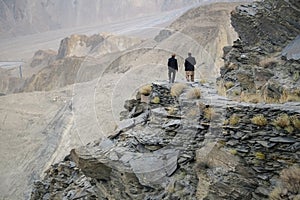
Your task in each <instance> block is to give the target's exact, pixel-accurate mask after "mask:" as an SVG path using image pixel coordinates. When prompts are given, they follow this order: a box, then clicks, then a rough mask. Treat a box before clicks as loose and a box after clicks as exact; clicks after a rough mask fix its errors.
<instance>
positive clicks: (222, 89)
mask: <svg viewBox="0 0 300 200" xmlns="http://www.w3.org/2000/svg"><path fill="white" fill-rule="evenodd" d="M217 91H218V94H219V95H221V96H224V97H226V95H227V93H226V92H227V90H226V88H225V86H224V84H223V83H219V84H218V85H217Z"/></svg>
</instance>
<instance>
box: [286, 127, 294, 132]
mask: <svg viewBox="0 0 300 200" xmlns="http://www.w3.org/2000/svg"><path fill="white" fill-rule="evenodd" d="M284 130H286V131H287V132H288V133H293V132H294V127H293V126H288V127H285V128H284Z"/></svg>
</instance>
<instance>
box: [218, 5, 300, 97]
mask: <svg viewBox="0 0 300 200" xmlns="http://www.w3.org/2000/svg"><path fill="white" fill-rule="evenodd" d="M299 7H300V4H299V2H297V1H284V0H279V1H263V2H256V3H254V4H251V5H248V6H239V7H237V8H236V9H235V11H233V12H232V17H231V19H232V25H233V26H234V28H235V30H236V31H237V32H238V35H239V37H240V38H239V39H238V40H236V41H235V42H234V45H233V46H231V47H226V48H224V59H225V65H224V67H223V68H222V70H221V77H220V78H219V81H218V82H219V87H220V88H221V91H223V93H225V95H228V96H229V97H231V98H235V99H238V98H240V97H242V98H241V99H240V100H242V101H252V102H287V101H299V100H300V98H299V97H300V93H299V84H300V82H299V81H300V79H299V71H300V68H299V56H297V55H299V42H297V41H298V39H296V37H297V36H298V35H299V34H300V28H299V27H300V23H299V16H300V10H299ZM294 39H295V41H293V40H294Z"/></svg>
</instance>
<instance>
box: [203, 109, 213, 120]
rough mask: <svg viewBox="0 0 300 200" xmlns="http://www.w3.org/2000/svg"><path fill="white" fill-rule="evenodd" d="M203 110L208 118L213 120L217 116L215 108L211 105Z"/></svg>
mask: <svg viewBox="0 0 300 200" xmlns="http://www.w3.org/2000/svg"><path fill="white" fill-rule="evenodd" d="M203 112H204V118H205V119H208V120H212V119H213V118H214V117H215V116H216V112H215V110H214V109H213V108H211V107H209V108H205V109H204V110H203Z"/></svg>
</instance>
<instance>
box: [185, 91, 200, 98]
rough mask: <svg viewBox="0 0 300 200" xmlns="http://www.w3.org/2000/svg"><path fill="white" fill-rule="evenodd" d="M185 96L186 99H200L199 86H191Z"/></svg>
mask: <svg viewBox="0 0 300 200" xmlns="http://www.w3.org/2000/svg"><path fill="white" fill-rule="evenodd" d="M186 97H187V98H188V99H200V97H201V91H200V89H199V88H192V89H190V90H189V91H188V92H187V94H186Z"/></svg>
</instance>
